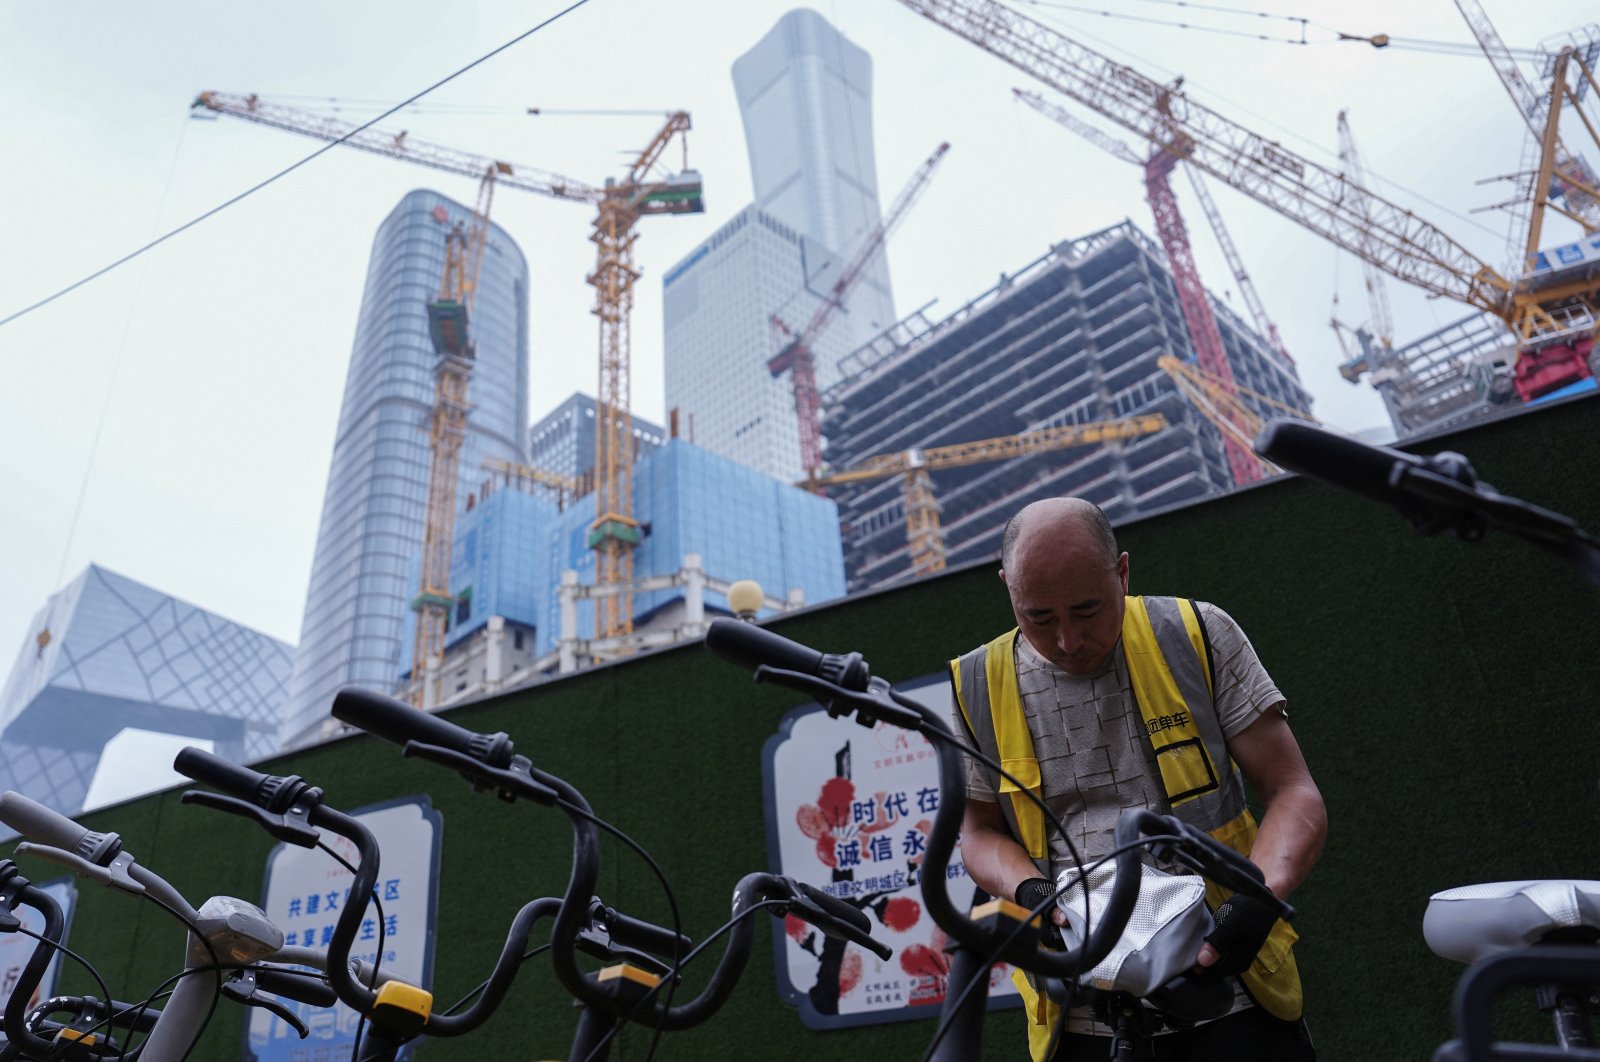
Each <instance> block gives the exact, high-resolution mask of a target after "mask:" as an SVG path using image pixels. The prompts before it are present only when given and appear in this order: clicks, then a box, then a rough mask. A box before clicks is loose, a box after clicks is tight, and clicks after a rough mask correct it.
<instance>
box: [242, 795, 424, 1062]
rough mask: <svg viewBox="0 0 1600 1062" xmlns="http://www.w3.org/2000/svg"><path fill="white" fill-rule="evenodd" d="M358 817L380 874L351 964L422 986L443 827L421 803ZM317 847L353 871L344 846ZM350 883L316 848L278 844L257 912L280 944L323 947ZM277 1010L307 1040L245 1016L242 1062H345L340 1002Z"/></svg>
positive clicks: (257, 1015) (347, 1018) (263, 1015)
mask: <svg viewBox="0 0 1600 1062" xmlns="http://www.w3.org/2000/svg"><path fill="white" fill-rule="evenodd" d="M355 818H356V819H358V820H359V821H360V822H361V823H362V824H363V825H364V826H366V827H367V829H369V830H371V831H372V833H373V836H375V837H376V838H377V840H378V847H379V850H380V851H381V852H382V866H381V871H380V873H379V874H378V882H377V886H376V887H375V888H374V890H373V892H374V896H373V898H372V899H371V900H369V901H368V909H367V917H366V918H364V919H363V920H362V924H361V931H360V933H359V934H358V935H357V937H356V944H355V947H353V948H352V949H351V951H350V954H351V957H352V958H357V959H364V960H366V961H368V962H376V963H378V964H379V969H380V970H382V971H384V972H387V973H391V974H394V975H396V976H398V977H400V978H402V979H403V980H405V981H407V982H408V983H410V984H414V985H419V986H421V987H423V988H426V987H427V986H428V985H429V984H430V983H431V982H432V978H433V945H434V929H435V924H436V922H437V916H438V900H439V849H440V842H441V835H442V828H441V827H442V821H443V820H442V819H441V817H440V815H439V813H438V812H437V811H435V810H434V808H433V804H432V803H431V802H430V801H429V800H428V798H427V797H426V796H425V795H423V796H414V797H407V798H405V799H403V800H398V801H393V802H390V803H386V804H378V805H374V806H372V807H369V808H364V809H362V810H361V811H358V812H356V813H355ZM324 843H325V844H327V845H328V847H330V848H332V849H333V850H334V851H336V852H338V854H339V855H340V856H342V857H343V858H344V859H345V860H346V861H347V862H349V863H351V864H352V865H353V864H355V863H356V862H357V859H358V857H357V854H356V851H355V847H354V846H353V845H352V844H351V843H350V842H349V841H346V840H345V839H344V838H342V837H334V836H333V835H332V834H324ZM351 877H352V875H351V873H350V871H349V870H347V869H345V867H344V866H342V865H340V863H339V862H338V860H335V859H334V858H333V857H332V856H330V855H328V853H326V852H324V851H322V850H321V849H319V848H301V847H298V846H296V845H289V844H280V845H278V846H277V847H276V848H274V849H273V850H272V853H271V854H270V855H269V856H268V857H267V874H266V884H265V886H264V887H263V889H262V902H261V907H262V910H264V911H265V912H266V914H267V917H268V918H270V919H272V922H273V924H274V925H276V926H277V927H278V928H279V929H281V930H283V936H284V943H285V944H286V945H299V946H301V947H327V946H328V942H329V941H330V940H332V939H333V926H334V923H335V922H337V921H338V918H339V915H340V913H341V912H342V910H343V908H344V905H345V904H347V903H349V902H350V881H351ZM380 943H381V945H382V947H381V950H380V947H379V945H380ZM283 1002H284V1004H285V1005H286V1006H288V1007H290V1008H291V1009H292V1010H294V1011H295V1013H296V1014H297V1016H298V1017H299V1018H300V1020H301V1021H303V1022H305V1024H306V1025H307V1026H308V1027H309V1028H310V1030H311V1035H310V1036H308V1037H306V1038H305V1039H304V1040H302V1039H300V1038H299V1034H298V1033H296V1032H295V1030H294V1029H293V1028H292V1027H291V1026H290V1025H289V1024H288V1023H287V1022H285V1021H283V1020H282V1019H280V1018H278V1017H276V1016H274V1015H272V1014H270V1013H268V1012H266V1011H264V1010H260V1009H252V1010H251V1012H250V1023H249V1025H248V1026H247V1027H246V1029H245V1058H247V1059H253V1060H255V1062H347V1060H348V1059H349V1058H350V1055H351V1048H352V1047H353V1046H354V1045H355V1040H356V1030H357V1026H358V1025H359V1024H360V1019H359V1017H358V1016H357V1015H356V1013H355V1012H354V1011H352V1010H351V1009H350V1008H348V1007H346V1006H344V1005H343V1004H340V1005H338V1006H336V1007H334V1008H332V1009H323V1008H315V1007H311V1006H309V1005H307V1004H304V1003H295V1002H292V1001H290V1000H284V1001H283ZM410 1050H411V1049H410V1048H409V1047H407V1048H405V1049H404V1050H403V1051H402V1052H401V1054H400V1056H399V1057H400V1058H401V1059H405V1058H409V1057H410Z"/></svg>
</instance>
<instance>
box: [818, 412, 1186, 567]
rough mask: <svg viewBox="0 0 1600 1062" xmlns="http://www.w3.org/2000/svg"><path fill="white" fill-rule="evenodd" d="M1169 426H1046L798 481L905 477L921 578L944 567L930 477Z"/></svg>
mask: <svg viewBox="0 0 1600 1062" xmlns="http://www.w3.org/2000/svg"><path fill="white" fill-rule="evenodd" d="M1165 427H1168V424H1167V418H1166V417H1165V416H1163V415H1162V414H1160V413H1142V414H1139V415H1138V416H1133V417H1123V418H1121V419H1119V420H1099V421H1090V422H1089V423H1087V424H1064V425H1061V426H1060V427H1055V428H1042V429H1040V430H1038V431H1030V432H1024V433H1022V434H1020V435H1002V436H998V437H996V438H993V439H978V440H976V441H974V442H964V443H951V444H949V445H946V446H925V447H916V448H914V449H910V450H901V451H899V452H897V453H892V454H880V455H879V456H877V457H869V458H867V459H866V460H864V461H862V462H860V463H859V464H857V465H855V466H854V467H852V468H847V469H844V470H842V471H839V472H832V473H828V474H826V475H820V476H818V475H813V476H810V477H808V478H806V479H803V480H801V481H800V482H799V483H796V484H795V486H797V487H804V488H806V489H807V490H810V491H812V492H813V493H819V494H820V493H821V492H822V488H824V487H831V486H837V485H839V484H842V483H857V482H860V481H862V480H869V479H882V478H884V477H885V476H894V475H901V476H904V477H905V481H904V482H903V483H902V484H901V491H902V493H903V496H904V503H905V515H906V543H907V546H908V547H909V549H910V552H911V570H912V572H913V573H914V574H917V575H927V574H930V573H932V572H937V571H943V570H944V567H945V549H944V532H943V530H942V529H941V528H940V526H939V503H938V500H937V498H936V497H935V496H934V493H933V479H932V476H931V475H930V473H932V472H934V471H937V470H938V469H941V468H958V467H960V466H963V465H975V464H979V463H981V462H984V461H1005V460H1009V459H1011V458H1015V457H1026V456H1028V455H1030V454H1038V453H1046V452H1049V451H1051V450H1064V449H1067V448H1068V447H1073V446H1091V445H1094V444H1096V443H1103V442H1113V441H1116V440H1119V439H1132V438H1137V437H1138V436H1141V435H1148V434H1150V433H1151V432H1157V431H1160V430H1161V429H1163V428H1165Z"/></svg>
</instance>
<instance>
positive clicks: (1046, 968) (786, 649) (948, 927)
mask: <svg viewBox="0 0 1600 1062" xmlns="http://www.w3.org/2000/svg"><path fill="white" fill-rule="evenodd" d="M748 629H753V628H750V625H749V624H744V623H740V622H739V621H737V620H727V619H717V620H714V621H712V624H711V629H710V630H709V631H708V632H707V635H706V643H707V646H708V647H710V648H712V650H713V651H714V652H716V653H717V655H719V656H723V657H725V658H727V659H731V660H734V661H735V662H737V663H740V664H741V665H744V666H750V665H752V664H754V666H755V668H756V677H757V680H758V681H760V680H765V681H771V682H777V683H779V684H781V685H785V686H789V687H791V688H794V689H798V690H801V691H803V692H807V693H811V694H813V695H814V696H816V697H817V698H818V700H820V701H823V702H824V703H828V704H829V705H830V713H832V714H847V713H848V712H850V711H852V710H853V711H856V712H858V713H859V715H860V716H862V717H865V718H869V719H874V720H882V721H884V722H887V723H892V724H895V725H899V726H904V727H907V728H908V729H912V730H915V731H917V732H919V733H921V734H923V735H924V736H925V737H927V738H929V739H930V743H931V744H932V745H933V748H934V752H935V754H936V757H937V762H938V766H939V786H940V801H939V808H938V810H937V811H936V812H935V813H934V820H933V828H932V830H931V831H929V834H928V844H927V848H926V849H925V850H924V854H923V863H922V872H921V874H920V877H921V881H922V896H923V903H924V905H925V906H926V908H927V910H928V914H929V915H930V916H931V917H932V918H933V920H934V922H935V923H936V924H937V925H939V926H940V928H942V929H943V930H944V931H945V932H946V933H948V934H949V935H950V936H951V937H952V938H953V939H955V940H956V941H957V942H959V943H960V944H963V945H965V946H967V947H969V948H972V949H974V950H975V951H977V952H978V953H980V954H984V953H990V954H993V955H995V956H996V957H997V958H1001V959H1004V960H1005V961H1007V962H1010V963H1011V964H1013V965H1015V966H1020V967H1022V968H1023V969H1025V970H1028V971H1030V972H1032V973H1035V974H1041V975H1044V976H1047V977H1057V978H1071V977H1075V976H1077V975H1078V974H1080V973H1081V972H1082V971H1084V970H1087V969H1090V968H1092V967H1093V966H1094V965H1095V963H1097V962H1099V961H1100V960H1101V959H1103V958H1104V957H1105V956H1106V955H1107V954H1108V953H1109V952H1110V950H1111V948H1112V947H1113V946H1114V945H1115V944H1116V942H1117V939H1118V938H1119V937H1120V936H1121V934H1122V930H1123V927H1124V925H1125V923H1126V921H1127V918H1128V915H1129V913H1130V912H1131V911H1132V909H1133V906H1134V904H1135V903H1136V902H1137V899H1138V891H1139V876H1140V875H1139V872H1138V864H1139V854H1138V852H1137V850H1136V849H1135V847H1134V846H1133V845H1132V842H1134V841H1136V840H1137V839H1138V837H1139V835H1140V832H1141V828H1144V827H1148V828H1152V829H1156V830H1158V831H1159V832H1161V833H1172V834H1176V835H1177V836H1178V837H1179V838H1180V839H1181V840H1180V841H1179V842H1176V844H1177V845H1179V846H1181V849H1182V850H1184V851H1187V850H1189V849H1195V850H1196V851H1197V852H1198V853H1203V855H1200V854H1197V855H1194V856H1193V858H1194V859H1195V861H1196V862H1197V863H1203V864H1204V865H1205V866H1207V867H1210V868H1213V869H1215V870H1216V871H1217V872H1218V873H1219V874H1222V875H1223V876H1224V877H1226V878H1228V879H1229V880H1228V881H1224V882H1223V883H1224V884H1230V885H1231V887H1234V888H1238V887H1240V886H1243V887H1244V888H1246V889H1247V890H1248V891H1252V892H1254V891H1256V890H1257V889H1259V890H1261V891H1266V890H1265V886H1264V885H1263V884H1261V883H1260V880H1259V875H1260V872H1259V871H1258V870H1254V868H1253V866H1249V865H1248V860H1245V859H1243V857H1241V856H1239V855H1238V854H1237V853H1234V852H1231V851H1230V850H1226V849H1225V846H1223V845H1221V844H1220V842H1217V841H1216V840H1215V839H1213V838H1211V837H1210V836H1209V835H1207V834H1204V833H1202V832H1200V831H1198V830H1194V829H1190V828H1184V827H1183V825H1182V824H1181V823H1178V822H1177V820H1175V819H1174V820H1170V822H1169V820H1167V819H1166V818H1164V817H1162V816H1156V815H1154V814H1153V813H1148V812H1147V813H1145V814H1144V815H1141V816H1133V817H1130V816H1124V818H1123V819H1122V820H1119V821H1118V824H1117V845H1118V847H1119V848H1121V849H1122V850H1121V851H1120V852H1119V853H1118V855H1117V857H1116V869H1117V877H1116V884H1115V886H1113V889H1112V895H1111V897H1110V900H1109V901H1108V909H1107V910H1106V911H1105V912H1104V913H1103V914H1102V915H1101V916H1100V917H1099V918H1098V919H1097V920H1096V922H1097V924H1096V926H1095V928H1094V930H1093V932H1092V933H1090V934H1089V936H1088V938H1087V939H1086V940H1084V942H1083V943H1082V944H1081V945H1079V946H1078V947H1077V948H1075V949H1069V950H1067V951H1055V950H1053V949H1047V948H1044V947H1042V946H1041V945H1040V944H1038V943H1036V942H1034V940H1033V939H1032V938H1031V936H1030V937H1029V939H1026V940H1024V939H1021V938H1017V937H1015V936H1014V935H1011V934H1009V933H1008V932H1007V931H1005V930H1003V929H1002V928H1001V927H1000V926H998V925H993V926H984V925H982V924H980V923H978V922H975V921H973V920H972V919H971V918H969V917H968V916H967V915H966V914H965V913H964V912H962V911H961V910H959V909H958V908H957V907H956V905H955V904H954V903H953V902H952V901H951V899H950V894H949V889H948V884H947V879H948V873H947V868H948V865H949V860H950V857H951V855H952V854H953V853H954V851H955V846H956V843H957V841H958V839H959V836H960V830H961V820H962V817H963V815H964V812H965V807H966V782H965V771H964V767H963V764H962V760H961V755H962V752H966V753H968V754H969V755H978V756H981V754H979V753H977V750H975V749H969V748H967V747H966V746H965V745H964V744H962V743H961V742H959V741H958V740H957V739H956V737H955V736H954V735H953V734H952V733H951V732H950V729H949V727H948V725H947V724H946V723H945V721H944V720H943V719H941V718H940V717H939V716H938V715H937V714H936V713H934V712H933V710H932V709H930V708H928V707H927V706H925V705H922V704H920V703H918V702H916V701H914V700H912V699H911V698H909V697H906V696H905V695H903V694H901V693H899V692H898V691H896V690H895V689H894V688H893V687H892V686H890V685H888V684H887V683H884V682H882V680H877V681H876V682H874V683H873V684H871V685H870V686H869V688H868V689H866V690H865V691H860V690H851V689H846V688H844V687H843V686H841V685H840V684H839V683H837V682H834V681H831V680H829V679H827V678H824V677H821V676H819V675H817V674H815V673H814V672H813V671H809V670H808V671H804V672H800V671H793V670H787V669H783V668H780V667H775V666H774V665H773V664H772V663H770V662H769V661H768V659H767V658H765V657H762V656H760V655H759V654H760V653H761V652H763V651H765V650H768V649H770V650H771V651H772V652H773V653H774V654H775V656H774V659H781V660H784V661H798V660H810V659H812V657H813V656H821V655H822V654H817V653H815V651H814V650H810V649H808V648H807V647H805V646H799V645H797V643H794V642H790V641H789V640H788V639H786V638H781V637H779V636H778V635H774V634H772V633H771V632H767V631H762V632H761V634H760V636H759V637H754V636H751V635H749V634H748V633H745V631H746V630H748ZM714 641H715V642H716V643H717V644H716V645H713V642H714ZM728 645H733V646H736V647H738V648H737V651H726V647H727V646H728ZM719 646H720V647H721V648H719ZM862 671H863V673H864V672H865V671H866V666H865V664H863V665H862ZM1252 870H1254V876H1252V874H1251V871H1252ZM1218 880H1219V881H1221V880H1222V879H1221V878H1219V879H1218ZM1233 883H1237V884H1233ZM1266 895H1267V896H1271V893H1270V892H1267V893H1266ZM1263 898H1265V897H1263ZM1273 902H1275V903H1276V902H1277V901H1276V898H1273ZM1284 906H1287V905H1284ZM1290 915H1291V916H1292V909H1290Z"/></svg>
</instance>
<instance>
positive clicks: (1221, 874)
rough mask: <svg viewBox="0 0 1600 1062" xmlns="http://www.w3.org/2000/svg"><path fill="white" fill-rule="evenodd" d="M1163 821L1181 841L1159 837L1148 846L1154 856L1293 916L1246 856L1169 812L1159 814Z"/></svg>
mask: <svg viewBox="0 0 1600 1062" xmlns="http://www.w3.org/2000/svg"><path fill="white" fill-rule="evenodd" d="M1162 820H1163V823H1164V824H1165V826H1166V827H1167V828H1168V829H1170V830H1171V831H1172V832H1173V833H1175V834H1177V835H1178V836H1179V837H1180V838H1182V840H1181V841H1178V842H1172V841H1160V842H1157V843H1155V844H1152V845H1151V846H1150V847H1151V849H1152V851H1153V852H1154V854H1155V855H1156V858H1158V859H1165V860H1169V861H1171V862H1175V863H1181V864H1183V865H1184V866H1186V867H1188V868H1190V869H1191V870H1195V871H1198V872H1199V873H1201V874H1203V875H1205V876H1206V877H1207V878H1210V879H1211V880H1212V881H1215V882H1216V883H1217V884H1218V885H1221V886H1223V887H1225V888H1229V889H1232V890H1233V891H1234V892H1242V893H1244V894H1245V895H1246V896H1252V897H1254V898H1256V899H1258V900H1261V901H1262V902H1263V903H1266V904H1269V905H1271V906H1272V907H1275V908H1277V910H1278V917H1279V918H1282V919H1283V920H1284V921H1285V922H1288V921H1291V920H1292V919H1293V918H1294V915H1295V911H1294V908H1293V907H1292V906H1291V905H1289V904H1287V903H1285V902H1284V901H1282V900H1280V899H1278V897H1277V896H1276V895H1275V894H1274V893H1273V891H1272V890H1271V889H1269V888H1267V880H1266V876H1265V875H1264V874H1262V872H1261V868H1260V867H1258V866H1256V865H1255V864H1254V863H1252V862H1251V861H1250V860H1249V858H1248V857H1246V856H1243V855H1241V854H1239V853H1238V852H1235V851H1234V850H1233V849H1231V848H1229V847H1228V846H1227V845H1225V844H1223V843H1222V842H1221V841H1218V840H1217V839H1216V838H1215V837H1212V836H1211V835H1210V834H1208V833H1206V832H1204V831H1203V830H1200V829H1198V828H1197V827H1195V826H1191V825H1190V824H1189V823H1187V822H1184V821H1182V820H1181V819H1178V818H1176V817H1175V816H1172V815H1165V816H1162Z"/></svg>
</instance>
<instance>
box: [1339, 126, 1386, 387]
mask: <svg viewBox="0 0 1600 1062" xmlns="http://www.w3.org/2000/svg"><path fill="white" fill-rule="evenodd" d="M1349 115H1350V112H1349V110H1339V162H1342V163H1344V165H1346V166H1347V168H1349V173H1350V178H1352V184H1350V194H1352V195H1355V197H1365V195H1366V194H1368V192H1366V170H1365V168H1363V166H1362V154H1360V152H1358V150H1357V149H1355V136H1354V134H1352V133H1350V117H1349ZM1362 278H1363V283H1365V286H1366V305H1368V310H1370V312H1371V320H1370V321H1368V323H1370V325H1371V331H1373V336H1374V339H1376V342H1378V347H1379V349H1381V350H1384V352H1387V350H1392V349H1394V345H1395V323H1394V313H1392V312H1390V309H1389V289H1387V288H1386V286H1384V273H1382V270H1381V269H1378V266H1376V264H1374V262H1373V261H1371V258H1363V259H1362ZM1341 373H1344V369H1341ZM1344 377H1346V379H1349V381H1352V382H1354V379H1355V376H1352V374H1350V373H1344Z"/></svg>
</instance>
